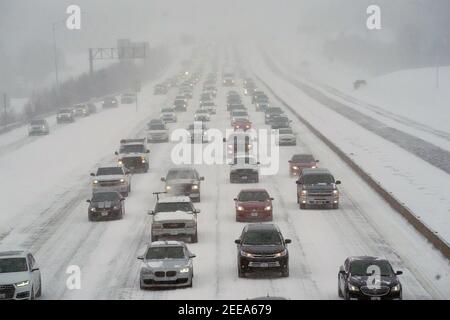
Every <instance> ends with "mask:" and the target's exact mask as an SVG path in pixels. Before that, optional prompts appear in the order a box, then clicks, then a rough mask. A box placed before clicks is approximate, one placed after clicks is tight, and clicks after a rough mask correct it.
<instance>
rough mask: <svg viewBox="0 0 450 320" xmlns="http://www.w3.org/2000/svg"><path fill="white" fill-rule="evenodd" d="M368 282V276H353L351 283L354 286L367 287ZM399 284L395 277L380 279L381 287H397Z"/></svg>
mask: <svg viewBox="0 0 450 320" xmlns="http://www.w3.org/2000/svg"><path fill="white" fill-rule="evenodd" d="M367 280H369V277H368V276H351V277H350V279H349V282H350V283H351V284H353V285H357V286H365V285H367ZM396 284H398V279H397V277H395V276H391V277H383V276H382V277H380V282H379V285H381V286H388V287H390V286H395V285H396Z"/></svg>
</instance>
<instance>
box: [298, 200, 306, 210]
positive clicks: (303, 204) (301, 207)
mask: <svg viewBox="0 0 450 320" xmlns="http://www.w3.org/2000/svg"><path fill="white" fill-rule="evenodd" d="M299 202H300V201H299ZM300 209H302V210H305V209H306V203H300Z"/></svg>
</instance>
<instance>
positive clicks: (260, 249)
mask: <svg viewBox="0 0 450 320" xmlns="http://www.w3.org/2000/svg"><path fill="white" fill-rule="evenodd" d="M241 249H242V251H245V252H248V253H254V254H274V253H278V252H281V251H283V250H284V249H286V248H285V247H284V246H283V245H275V246H256V245H255V246H250V245H243V246H241Z"/></svg>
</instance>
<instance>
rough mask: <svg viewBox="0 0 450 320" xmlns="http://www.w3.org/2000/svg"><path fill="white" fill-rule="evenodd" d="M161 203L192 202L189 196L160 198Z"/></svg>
mask: <svg viewBox="0 0 450 320" xmlns="http://www.w3.org/2000/svg"><path fill="white" fill-rule="evenodd" d="M158 202H159V203H175V202H191V199H190V198H189V197H187V196H169V197H164V198H160V199H159V201H158Z"/></svg>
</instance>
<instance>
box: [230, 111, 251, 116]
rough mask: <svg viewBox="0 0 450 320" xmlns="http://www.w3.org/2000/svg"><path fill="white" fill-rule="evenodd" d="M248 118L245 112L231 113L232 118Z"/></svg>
mask: <svg viewBox="0 0 450 320" xmlns="http://www.w3.org/2000/svg"><path fill="white" fill-rule="evenodd" d="M245 116H248V113H247V112H246V111H235V112H233V117H245Z"/></svg>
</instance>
